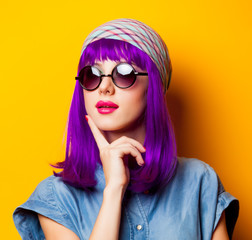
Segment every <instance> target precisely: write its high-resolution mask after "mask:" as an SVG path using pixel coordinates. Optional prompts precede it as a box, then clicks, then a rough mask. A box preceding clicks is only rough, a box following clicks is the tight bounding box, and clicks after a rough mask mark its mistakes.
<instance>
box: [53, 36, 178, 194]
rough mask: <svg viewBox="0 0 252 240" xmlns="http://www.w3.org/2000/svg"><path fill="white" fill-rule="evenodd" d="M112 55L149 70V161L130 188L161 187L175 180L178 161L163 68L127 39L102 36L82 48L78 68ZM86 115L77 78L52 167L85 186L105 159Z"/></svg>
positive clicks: (93, 182) (68, 180)
mask: <svg viewBox="0 0 252 240" xmlns="http://www.w3.org/2000/svg"><path fill="white" fill-rule="evenodd" d="M108 59H109V60H112V61H121V60H122V59H123V60H124V61H127V62H128V63H134V64H136V65H137V66H138V67H140V68H141V69H143V70H147V72H148V78H149V85H148V92H147V107H146V110H145V112H144V116H143V120H144V123H145V126H146V137H145V142H144V146H145V147H146V153H145V154H142V156H143V158H144V160H145V165H144V166H142V167H137V168H135V167H133V168H130V183H129V186H128V190H131V191H134V192H143V191H146V190H157V189H159V188H161V187H162V186H164V185H166V184H167V183H168V182H169V181H170V180H171V178H172V176H173V175H174V173H175V170H176V166H177V150H176V142H175V136H174V131H173V127H172V122H171V119H170V115H169V113H168V109H167V105H166V100H165V96H164V93H163V92H164V91H163V85H162V81H161V78H160V74H159V71H158V69H157V67H156V65H155V64H154V62H153V61H152V60H151V59H150V57H149V56H148V55H147V54H146V53H144V52H142V51H141V50H140V49H138V48H136V47H135V46H133V45H131V44H129V43H127V42H124V41H119V40H112V39H101V40H98V41H95V42H93V43H91V44H89V45H88V46H87V48H86V49H85V50H84V52H83V54H82V56H81V58H80V61H79V65H78V73H79V71H80V70H81V69H82V68H83V67H84V66H86V65H93V64H94V63H95V62H96V61H104V60H108ZM86 114H87V112H86V109H85V104H84V96H83V89H82V87H81V86H80V84H79V82H78V81H76V85H75V89H74V93H73V98H72V103H71V107H70V111H69V116H68V126H67V142H66V155H65V160H64V161H63V162H58V163H57V164H56V165H55V166H54V167H56V168H61V169H63V170H62V172H60V173H54V175H55V176H59V177H62V180H63V181H65V182H66V183H68V184H70V185H72V186H75V187H79V188H82V189H88V188H92V187H94V186H95V185H96V183H97V182H96V180H95V170H96V168H97V165H98V164H101V160H100V157H99V149H98V147H97V144H96V142H95V139H94V137H93V134H92V132H91V130H90V128H89V126H88V123H87V122H86V120H85V115H86Z"/></svg>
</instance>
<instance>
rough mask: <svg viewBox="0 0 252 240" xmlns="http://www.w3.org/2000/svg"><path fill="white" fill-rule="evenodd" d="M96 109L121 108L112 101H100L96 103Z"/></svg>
mask: <svg viewBox="0 0 252 240" xmlns="http://www.w3.org/2000/svg"><path fill="white" fill-rule="evenodd" d="M95 107H97V108H102V107H105V108H106V107H109V108H118V107H119V106H118V105H117V104H115V103H113V102H111V101H99V102H97V103H96V105H95Z"/></svg>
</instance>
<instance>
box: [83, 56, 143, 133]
mask: <svg viewBox="0 0 252 240" xmlns="http://www.w3.org/2000/svg"><path fill="white" fill-rule="evenodd" d="M121 62H125V61H121ZM118 63H119V62H115V61H110V60H106V61H102V62H96V63H95V64H94V66H95V67H97V68H98V69H99V70H100V71H101V72H102V73H103V74H104V75H108V74H111V73H112V70H113V69H114V67H115V66H116V65H117V64H118ZM132 66H133V67H134V69H135V70H136V71H137V72H147V71H146V70H142V69H140V68H139V67H137V66H136V65H134V64H132ZM147 89H148V76H139V75H138V76H137V77H136V81H135V83H134V84H133V85H132V86H131V87H129V88H126V89H121V88H118V87H117V86H116V85H114V83H113V81H112V78H111V77H103V78H102V82H101V84H100V85H99V87H98V88H97V89H95V90H93V91H87V90H85V89H83V93H84V100H85V107H86V111H87V113H88V115H90V116H91V117H92V119H93V120H94V122H95V124H96V126H97V127H98V128H99V129H100V130H103V131H127V129H131V128H134V126H135V125H136V124H139V119H140V118H141V116H142V115H143V113H144V110H145V107H146V97H147ZM99 101H105V102H106V101H110V102H112V103H114V104H116V105H117V106H118V107H117V108H116V109H115V108H113V109H111V108H103V109H102V108H97V107H96V106H97V103H98V102H99ZM101 105H103V104H102V103H101ZM114 109H115V110H114Z"/></svg>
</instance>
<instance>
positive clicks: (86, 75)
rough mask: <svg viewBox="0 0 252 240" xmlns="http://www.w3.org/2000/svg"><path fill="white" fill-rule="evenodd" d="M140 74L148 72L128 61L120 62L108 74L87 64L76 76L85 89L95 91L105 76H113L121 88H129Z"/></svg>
mask: <svg viewBox="0 0 252 240" xmlns="http://www.w3.org/2000/svg"><path fill="white" fill-rule="evenodd" d="M138 75H141V76H148V73H143V72H137V71H136V70H135V69H134V68H133V67H132V66H131V65H130V64H128V63H119V64H118V65H116V66H115V67H114V68H113V70H112V73H111V74H108V75H104V74H103V73H102V72H101V70H99V69H98V68H97V67H94V66H85V67H84V68H82V69H81V71H80V72H79V76H78V77H75V80H79V83H80V85H81V86H82V87H83V88H84V89H86V90H88V91H93V90H95V89H96V88H98V87H99V85H100V84H101V81H102V78H103V77H111V78H112V81H113V83H114V84H115V85H116V86H117V87H119V88H129V87H131V86H132V85H133V84H134V83H135V81H136V77H137V76H138Z"/></svg>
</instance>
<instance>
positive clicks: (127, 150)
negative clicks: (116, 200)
mask: <svg viewBox="0 0 252 240" xmlns="http://www.w3.org/2000/svg"><path fill="white" fill-rule="evenodd" d="M86 119H87V120H88V124H89V127H90V129H91V131H92V133H93V135H94V138H95V141H96V143H97V145H98V148H99V151H100V158H101V162H102V165H103V171H104V175H105V181H106V187H112V188H117V187H123V190H124V191H125V190H126V188H127V186H128V183H129V180H130V174H129V168H128V156H127V155H131V156H133V157H134V158H135V159H136V162H137V164H138V165H139V166H142V165H143V164H144V160H143V158H142V156H141V152H145V148H144V147H143V145H142V144H141V143H139V142H138V141H136V140H134V139H132V138H128V137H125V136H123V137H120V138H118V139H117V140H115V141H113V142H112V143H110V144H109V143H108V141H107V140H106V138H105V137H104V136H103V134H102V132H101V131H100V130H99V129H98V128H97V126H96V125H95V123H94V121H93V120H92V118H91V117H90V116H86Z"/></svg>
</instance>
